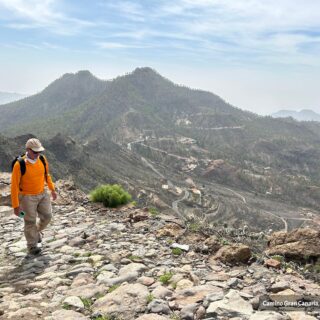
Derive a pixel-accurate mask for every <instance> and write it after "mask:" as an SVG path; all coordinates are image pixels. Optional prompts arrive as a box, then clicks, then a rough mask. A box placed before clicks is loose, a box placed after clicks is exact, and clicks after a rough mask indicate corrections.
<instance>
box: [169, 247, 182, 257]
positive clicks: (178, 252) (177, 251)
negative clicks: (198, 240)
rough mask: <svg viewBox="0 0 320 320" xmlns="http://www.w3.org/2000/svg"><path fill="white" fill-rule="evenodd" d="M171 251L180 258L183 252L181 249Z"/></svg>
mask: <svg viewBox="0 0 320 320" xmlns="http://www.w3.org/2000/svg"><path fill="white" fill-rule="evenodd" d="M171 251H172V254H174V255H175V256H180V255H181V254H182V252H183V251H182V250H181V249H180V248H172V249H171Z"/></svg>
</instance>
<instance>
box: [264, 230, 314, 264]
mask: <svg viewBox="0 0 320 320" xmlns="http://www.w3.org/2000/svg"><path fill="white" fill-rule="evenodd" d="M268 243H269V249H268V250H267V251H266V253H267V254H268V255H281V256H284V257H285V258H289V259H293V260H300V261H301V260H309V259H317V258H319V257H320V231H319V230H313V229H310V228H304V229H295V230H292V231H291V232H288V233H287V232H284V231H279V232H275V233H273V234H272V235H271V236H270V239H269V242H268Z"/></svg>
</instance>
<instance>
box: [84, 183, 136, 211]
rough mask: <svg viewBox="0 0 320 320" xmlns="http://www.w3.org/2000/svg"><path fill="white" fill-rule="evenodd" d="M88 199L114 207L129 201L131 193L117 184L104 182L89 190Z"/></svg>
mask: <svg viewBox="0 0 320 320" xmlns="http://www.w3.org/2000/svg"><path fill="white" fill-rule="evenodd" d="M90 200H91V201H93V202H102V203H103V205H104V206H105V207H111V208H115V207H117V206H120V205H122V204H127V203H128V202H129V201H131V195H130V194H129V193H128V192H126V191H125V190H124V189H123V188H122V187H121V186H119V185H118V184H113V185H110V184H105V185H102V186H99V187H97V188H96V189H94V190H93V191H91V193H90Z"/></svg>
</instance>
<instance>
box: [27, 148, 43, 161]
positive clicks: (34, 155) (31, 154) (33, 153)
mask: <svg viewBox="0 0 320 320" xmlns="http://www.w3.org/2000/svg"><path fill="white" fill-rule="evenodd" d="M40 153H41V152H36V151H33V150H32V149H28V156H29V158H30V159H32V160H36V159H37V158H39V156H40Z"/></svg>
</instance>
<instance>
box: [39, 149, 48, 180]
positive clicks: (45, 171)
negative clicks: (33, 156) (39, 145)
mask: <svg viewBox="0 0 320 320" xmlns="http://www.w3.org/2000/svg"><path fill="white" fill-rule="evenodd" d="M39 158H40V160H41V162H42V164H43V166H44V175H45V179H46V181H47V174H48V173H47V163H46V159H45V157H44V156H43V155H42V154H41V155H40V157H39Z"/></svg>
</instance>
